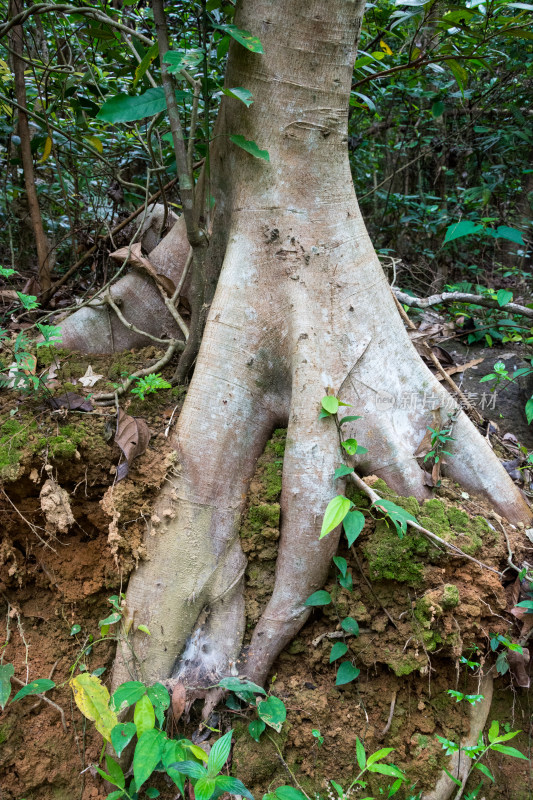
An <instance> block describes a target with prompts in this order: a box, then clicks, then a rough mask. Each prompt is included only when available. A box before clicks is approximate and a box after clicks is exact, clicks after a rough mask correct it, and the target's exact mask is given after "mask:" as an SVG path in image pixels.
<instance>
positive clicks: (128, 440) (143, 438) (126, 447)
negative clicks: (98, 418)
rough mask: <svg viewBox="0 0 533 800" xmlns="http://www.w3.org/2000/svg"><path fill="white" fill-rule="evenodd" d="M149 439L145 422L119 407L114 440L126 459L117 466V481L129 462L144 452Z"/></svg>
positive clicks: (128, 466) (125, 470)
mask: <svg viewBox="0 0 533 800" xmlns="http://www.w3.org/2000/svg"><path fill="white" fill-rule="evenodd" d="M149 441H150V429H149V427H148V425H147V424H146V422H145V421H144V420H143V419H140V418H139V417H131V416H130V415H129V414H126V413H125V412H124V411H123V410H122V409H121V408H119V410H118V422H117V432H116V434H115V442H116V443H117V444H118V446H119V447H120V449H121V450H122V452H123V453H124V457H125V459H126V461H123V462H122V463H121V464H119V465H118V467H117V482H118V481H121V480H122V479H123V478H125V477H126V475H127V474H128V472H129V469H130V465H131V462H132V461H133V459H134V458H136V457H137V456H140V455H141V454H142V453H144V451H145V450H146V448H147V447H148V442H149Z"/></svg>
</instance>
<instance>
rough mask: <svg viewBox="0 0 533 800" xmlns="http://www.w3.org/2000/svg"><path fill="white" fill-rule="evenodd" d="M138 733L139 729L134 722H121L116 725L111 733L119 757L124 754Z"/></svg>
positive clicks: (112, 742)
mask: <svg viewBox="0 0 533 800" xmlns="http://www.w3.org/2000/svg"><path fill="white" fill-rule="evenodd" d="M136 733H137V728H136V727H135V725H134V724H133V722H119V723H118V725H115V727H114V728H113V730H112V731H111V744H112V745H113V748H114V750H115V753H116V754H117V756H120V755H121V754H122V751H123V750H124V749H125V748H126V747H127V746H128V745H129V743H130V742H131V740H132V739H133V737H134V736H135V734H136Z"/></svg>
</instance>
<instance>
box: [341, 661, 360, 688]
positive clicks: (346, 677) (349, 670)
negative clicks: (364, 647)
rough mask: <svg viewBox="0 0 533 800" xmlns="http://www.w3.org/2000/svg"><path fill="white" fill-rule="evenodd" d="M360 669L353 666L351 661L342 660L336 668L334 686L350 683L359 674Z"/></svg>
mask: <svg viewBox="0 0 533 800" xmlns="http://www.w3.org/2000/svg"><path fill="white" fill-rule="evenodd" d="M359 672H360V670H358V669H357V667H354V665H353V664H352V662H351V661H343V663H342V664H341V665H340V667H339V669H338V670H337V680H336V681H335V686H344V684H345V683H351V681H354V680H355V679H356V678H357V676H358V675H359Z"/></svg>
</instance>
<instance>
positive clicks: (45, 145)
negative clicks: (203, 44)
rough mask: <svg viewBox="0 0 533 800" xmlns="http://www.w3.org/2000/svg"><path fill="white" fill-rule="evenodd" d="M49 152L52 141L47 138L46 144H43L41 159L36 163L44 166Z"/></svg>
mask: <svg viewBox="0 0 533 800" xmlns="http://www.w3.org/2000/svg"><path fill="white" fill-rule="evenodd" d="M51 152H52V139H51V138H50V136H47V137H46V142H45V143H44V150H43V157H42V158H41V159H39V161H38V162H37V163H38V164H44V162H45V161H46V159H47V158H48V157H49V155H50V153H51Z"/></svg>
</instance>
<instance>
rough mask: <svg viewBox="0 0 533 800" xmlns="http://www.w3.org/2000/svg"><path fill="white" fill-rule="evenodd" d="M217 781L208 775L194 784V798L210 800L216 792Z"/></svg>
mask: <svg viewBox="0 0 533 800" xmlns="http://www.w3.org/2000/svg"><path fill="white" fill-rule="evenodd" d="M215 786H216V784H215V779H214V777H209V776H208V775H206V776H205V777H203V778H200V779H199V780H197V781H196V783H195V784H194V796H195V798H196V800H209V798H210V797H211V795H212V794H213V792H214V791H215Z"/></svg>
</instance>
